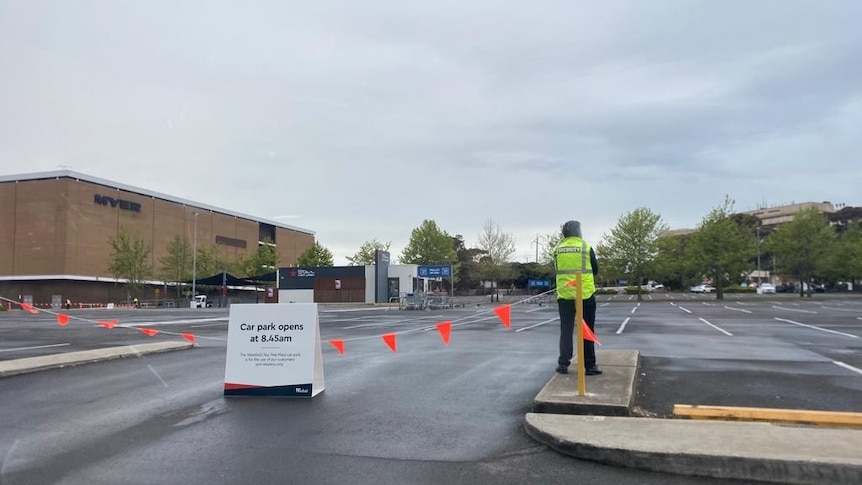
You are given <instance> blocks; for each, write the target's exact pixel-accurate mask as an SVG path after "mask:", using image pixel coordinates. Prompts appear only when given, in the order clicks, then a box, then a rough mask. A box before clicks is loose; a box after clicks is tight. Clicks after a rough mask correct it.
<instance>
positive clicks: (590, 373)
mask: <svg viewBox="0 0 862 485" xmlns="http://www.w3.org/2000/svg"><path fill="white" fill-rule="evenodd" d="M601 373H602V370H601V369H599V366H597V365H594V366H592V367H590V368H588V369H587V375H588V376H597V375H599V374H601Z"/></svg>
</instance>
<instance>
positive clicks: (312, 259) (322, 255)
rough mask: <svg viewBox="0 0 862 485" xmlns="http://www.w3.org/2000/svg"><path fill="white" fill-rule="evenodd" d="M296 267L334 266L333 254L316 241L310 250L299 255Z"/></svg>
mask: <svg viewBox="0 0 862 485" xmlns="http://www.w3.org/2000/svg"><path fill="white" fill-rule="evenodd" d="M296 265H297V266H306V267H318V266H332V252H331V251H330V250H328V249H326V248H325V247H323V246H322V245H321V244H320V243H319V242H317V241H314V244H313V245H312V246H311V247H310V248H308V249H306V250H305V252H303V253H302V254H300V255H299V258H298V259H297V260H296Z"/></svg>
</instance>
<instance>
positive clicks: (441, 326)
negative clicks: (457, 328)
mask: <svg viewBox="0 0 862 485" xmlns="http://www.w3.org/2000/svg"><path fill="white" fill-rule="evenodd" d="M437 331H438V332H440V337H441V338H442V339H443V343H445V344H446V345H449V335H450V334H451V333H452V322H440V323H438V324H437Z"/></svg>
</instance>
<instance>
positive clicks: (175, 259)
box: [159, 235, 192, 295]
mask: <svg viewBox="0 0 862 485" xmlns="http://www.w3.org/2000/svg"><path fill="white" fill-rule="evenodd" d="M159 265H160V268H159V269H160V271H161V275H162V278H163V279H164V280H165V281H170V282H172V283H176V285H177V288H178V289H179V287H180V284H181V282H182V281H186V280H190V279H191V277H192V249H191V245H190V244H189V242H188V240H186V239H185V238H184V237H181V236H179V235H177V236H174V238H173V239H172V240H171V242H170V244H168V254H167V255H166V256H163V257H161V258H159ZM177 294H178V295H179V292H178V293H177Z"/></svg>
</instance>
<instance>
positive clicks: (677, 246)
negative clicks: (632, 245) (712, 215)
mask: <svg viewBox="0 0 862 485" xmlns="http://www.w3.org/2000/svg"><path fill="white" fill-rule="evenodd" d="M690 242H691V235H689V234H684V235H669V234H663V235H661V236H659V238H658V256H657V257H656V261H655V265H654V267H653V272H652V274H653V279H655V280H656V281H660V282H661V283H663V284H664V285H665V286H668V287H672V288H684V287H686V286H689V283H694V282H695V280H698V281H699V280H700V278H694V277H693V275H694V273H695V271H694V269H693V265H692V264H691V261H689V259H688V258H687V252H688V245H689V243H690Z"/></svg>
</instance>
